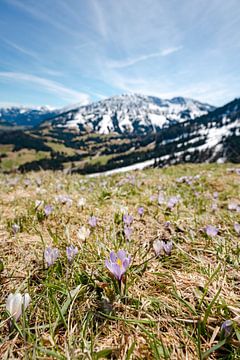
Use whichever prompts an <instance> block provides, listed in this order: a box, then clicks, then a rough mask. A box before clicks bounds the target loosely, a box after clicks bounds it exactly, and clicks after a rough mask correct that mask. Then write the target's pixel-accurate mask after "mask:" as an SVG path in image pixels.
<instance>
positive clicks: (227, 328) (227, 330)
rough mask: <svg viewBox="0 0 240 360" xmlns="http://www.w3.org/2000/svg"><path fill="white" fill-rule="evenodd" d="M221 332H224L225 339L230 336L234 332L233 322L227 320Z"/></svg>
mask: <svg viewBox="0 0 240 360" xmlns="http://www.w3.org/2000/svg"><path fill="white" fill-rule="evenodd" d="M221 331H222V332H223V335H224V337H225V338H226V337H228V336H230V335H231V333H232V331H233V322H232V320H225V321H224V322H223V323H222V325H221Z"/></svg>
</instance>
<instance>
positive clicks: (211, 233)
mask: <svg viewBox="0 0 240 360" xmlns="http://www.w3.org/2000/svg"><path fill="white" fill-rule="evenodd" d="M205 231H206V234H207V235H208V236H210V237H214V236H216V235H217V233H218V229H217V228H216V227H215V226H213V225H207V226H206V227H205Z"/></svg>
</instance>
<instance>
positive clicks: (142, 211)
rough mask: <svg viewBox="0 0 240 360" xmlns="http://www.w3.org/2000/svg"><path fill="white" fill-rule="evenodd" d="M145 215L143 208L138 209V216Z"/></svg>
mask: <svg viewBox="0 0 240 360" xmlns="http://www.w3.org/2000/svg"><path fill="white" fill-rule="evenodd" d="M143 213H144V208H143V207H139V208H138V215H140V216H143Z"/></svg>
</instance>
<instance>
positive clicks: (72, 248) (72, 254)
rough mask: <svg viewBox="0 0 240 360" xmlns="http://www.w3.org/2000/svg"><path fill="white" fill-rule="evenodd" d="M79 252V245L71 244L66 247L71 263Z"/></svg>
mask: <svg viewBox="0 0 240 360" xmlns="http://www.w3.org/2000/svg"><path fill="white" fill-rule="evenodd" d="M77 253H78V248H77V246H74V245H70V246H67V247H66V254H67V258H68V261H69V262H70V263H72V262H73V260H74V258H75V256H76V255H77Z"/></svg>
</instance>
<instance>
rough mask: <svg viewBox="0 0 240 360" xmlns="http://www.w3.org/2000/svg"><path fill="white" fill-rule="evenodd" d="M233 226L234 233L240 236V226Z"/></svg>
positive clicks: (236, 224)
mask: <svg viewBox="0 0 240 360" xmlns="http://www.w3.org/2000/svg"><path fill="white" fill-rule="evenodd" d="M233 226H234V230H235V231H236V233H237V234H240V224H238V223H235V224H234V225H233Z"/></svg>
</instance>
